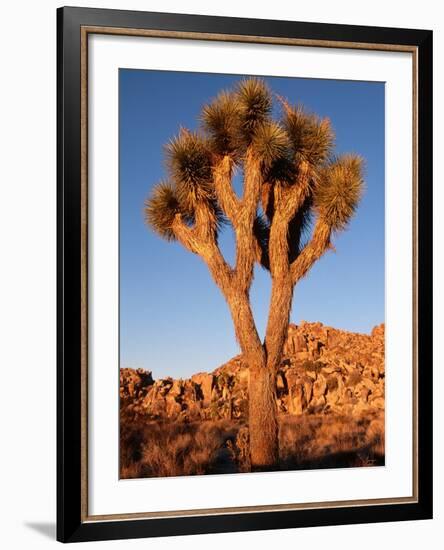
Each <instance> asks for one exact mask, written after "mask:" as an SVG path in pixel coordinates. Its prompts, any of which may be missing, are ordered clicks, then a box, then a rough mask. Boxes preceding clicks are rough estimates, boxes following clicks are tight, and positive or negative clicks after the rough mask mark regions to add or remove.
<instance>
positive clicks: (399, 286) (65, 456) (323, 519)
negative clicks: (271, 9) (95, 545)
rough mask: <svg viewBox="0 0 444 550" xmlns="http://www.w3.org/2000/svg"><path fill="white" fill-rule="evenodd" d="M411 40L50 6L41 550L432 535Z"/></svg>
mask: <svg viewBox="0 0 444 550" xmlns="http://www.w3.org/2000/svg"><path fill="white" fill-rule="evenodd" d="M432 39H433V37H432V32H431V31H428V30H419V29H400V28H386V27H365V26H350V25H340V24H339V25H338V24H334V25H333V24H325V23H322V24H321V23H305V22H297V21H285V22H283V21H280V20H272V19H269V20H265V19H260V20H259V19H241V18H227V17H213V16H203V15H197V14H195V15H186V14H167V13H153V12H139V11H126V10H102V9H88V8H75V7H69V8H66V7H65V8H60V9H59V10H58V11H57V74H58V82H57V91H58V92H57V98H58V99H57V120H58V124H57V135H58V139H57V182H58V188H57V189H58V191H57V197H58V199H57V212H58V214H57V215H58V228H57V238H58V241H57V242H58V248H57V262H58V271H57V273H58V277H57V288H58V294H57V318H58V324H57V327H58V328H57V350H58V355H57V362H58V367H57V409H58V413H57V479H58V481H57V539H58V540H60V541H63V542H75V541H87V540H88V541H92V540H111V539H123V538H139V537H160V536H173V535H185V534H188V535H189V534H201V533H202V534H203V533H218V532H236V531H254V530H267V529H288V528H295V527H307V526H323V525H342V524H356V523H369V522H386V521H406V520H418V519H429V518H431V517H432V515H433V512H432V502H433V499H432V487H433V485H432V472H433V469H432V454H433V452H432V369H431V368H430V367H431V365H432V353H431V352H432V334H433V331H432V307H431V304H432V186H431V184H430V183H431V181H432V150H433V148H432Z"/></svg>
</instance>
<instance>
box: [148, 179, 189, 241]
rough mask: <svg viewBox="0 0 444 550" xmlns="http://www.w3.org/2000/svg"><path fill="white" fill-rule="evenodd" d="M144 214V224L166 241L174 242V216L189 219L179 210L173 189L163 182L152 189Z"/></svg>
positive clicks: (181, 209)
mask: <svg viewBox="0 0 444 550" xmlns="http://www.w3.org/2000/svg"><path fill="white" fill-rule="evenodd" d="M144 213H145V222H146V223H147V224H148V225H150V226H151V227H152V229H153V230H154V231H156V233H158V234H159V235H160V236H161V237H163V238H164V239H166V240H167V241H174V240H175V235H174V232H173V230H172V225H173V222H174V218H175V216H176V214H182V215H184V217H185V218H187V217H189V215H188V216H187V214H186V212H185V211H184V210H183V208H181V206H180V203H179V200H178V199H177V196H176V193H175V189H174V187H173V186H172V185H171V184H170V183H168V182H163V181H162V182H160V183H158V184H157V185H156V186H154V187H153V189H152V191H151V195H150V196H149V198H148V199H147V200H146V201H145V208H144Z"/></svg>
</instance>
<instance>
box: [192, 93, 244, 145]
mask: <svg viewBox="0 0 444 550" xmlns="http://www.w3.org/2000/svg"><path fill="white" fill-rule="evenodd" d="M239 116H240V109H239V103H238V101H237V98H236V96H235V94H234V93H232V92H225V91H224V92H221V93H220V94H219V95H218V96H217V97H216V99H214V100H213V101H212V102H211V103H209V104H208V105H204V107H203V108H202V113H201V121H202V125H203V128H204V130H205V131H206V132H207V134H208V139H209V142H210V146H211V150H212V151H213V152H214V153H216V154H218V155H236V149H237V148H238V141H239V139H238V138H239Z"/></svg>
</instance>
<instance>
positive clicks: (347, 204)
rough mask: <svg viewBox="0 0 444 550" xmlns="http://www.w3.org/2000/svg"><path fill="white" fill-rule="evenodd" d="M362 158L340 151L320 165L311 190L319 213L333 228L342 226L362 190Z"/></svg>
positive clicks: (353, 210) (351, 212) (341, 227)
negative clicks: (340, 153) (317, 176)
mask: <svg viewBox="0 0 444 550" xmlns="http://www.w3.org/2000/svg"><path fill="white" fill-rule="evenodd" d="M363 186H364V181H363V159H362V158H361V157H359V156H357V155H344V156H342V157H339V158H337V159H334V160H332V161H331V162H330V163H329V164H327V165H326V166H325V167H323V168H322V170H321V171H320V173H319V179H318V182H317V185H316V187H315V190H314V205H315V208H316V210H317V211H318V213H319V216H321V217H322V219H323V220H324V221H325V222H326V223H327V224H328V225H329V226H330V227H331V228H332V229H333V230H335V231H340V230H342V229H345V228H346V226H347V224H348V222H349V221H350V219H351V218H352V216H353V214H354V213H355V210H356V207H357V205H358V203H359V200H360V198H361V196H362V192H363Z"/></svg>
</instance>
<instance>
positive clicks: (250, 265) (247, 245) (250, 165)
mask: <svg viewBox="0 0 444 550" xmlns="http://www.w3.org/2000/svg"><path fill="white" fill-rule="evenodd" d="M244 172H245V174H244V193H243V196H242V200H241V202H240V208H239V211H238V215H237V218H236V219H235V220H234V223H233V227H234V232H235V234H236V264H235V268H234V276H235V278H236V281H237V284H238V285H239V288H241V289H242V290H243V291H245V290H247V289H249V288H250V286H251V281H252V279H253V269H254V263H255V261H256V259H257V252H258V249H257V240H256V236H255V234H254V227H253V226H254V221H255V219H256V212H257V207H258V204H259V197H260V190H261V184H262V174H261V169H260V161H259V160H258V159H256V158H255V157H254V155H253V154H252V152H251V151H248V152H247V154H246V158H245V163H244Z"/></svg>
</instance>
